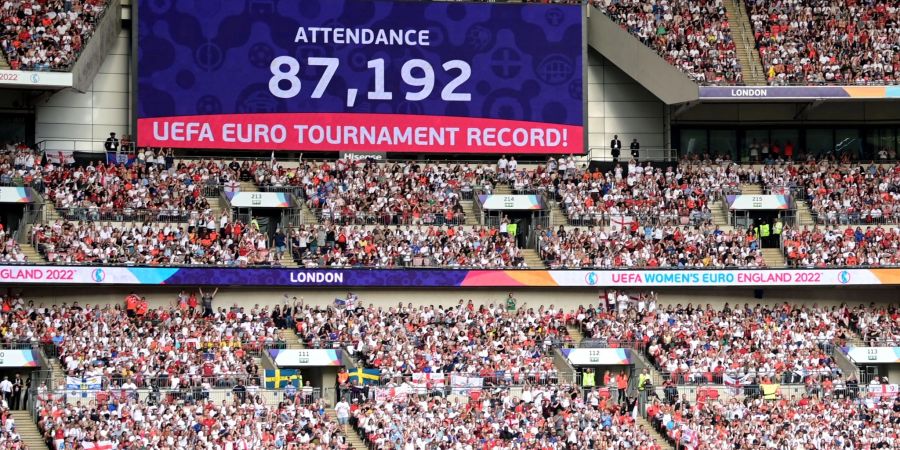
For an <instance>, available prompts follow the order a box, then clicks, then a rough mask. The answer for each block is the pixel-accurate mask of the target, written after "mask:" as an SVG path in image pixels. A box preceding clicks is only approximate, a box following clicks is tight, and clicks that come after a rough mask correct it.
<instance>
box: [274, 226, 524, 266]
mask: <svg viewBox="0 0 900 450" xmlns="http://www.w3.org/2000/svg"><path fill="white" fill-rule="evenodd" d="M289 238H290V241H291V244H292V251H293V257H294V260H295V261H297V262H299V263H300V265H302V266H304V267H347V266H365V267H420V266H428V267H438V266H445V267H479V268H502V267H526V264H525V260H524V258H523V257H522V254H521V250H520V249H519V248H518V247H517V246H516V241H515V239H514V238H512V237H510V236H508V235H504V234H502V233H500V232H499V230H498V229H496V228H488V227H482V226H474V227H463V226H457V227H453V226H443V227H439V226H434V225H429V226H424V225H423V226H401V227H394V228H388V227H383V226H375V227H374V228H372V227H365V226H359V225H353V226H336V225H332V224H325V225H301V226H299V227H296V228H292V229H291V230H290V236H289Z"/></svg>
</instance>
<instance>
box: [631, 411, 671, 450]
mask: <svg viewBox="0 0 900 450" xmlns="http://www.w3.org/2000/svg"><path fill="white" fill-rule="evenodd" d="M634 422H635V423H636V424H637V425H639V426H641V427H642V428H643V429H644V431H646V432H647V433H648V434H649V435H650V436H652V437H653V441H654V442H656V444H657V445H659V447H660V448H663V449H671V450H674V449H675V447H673V446H672V443H671V442H669V440H668V439H666V437H665V436H663V435H662V434H660V433H659V432H658V431H656V429H655V428H653V425H651V424H650V422H649V421H647V419H645V418H644V416H642V415H641V416H638V417H637V419H635V421H634Z"/></svg>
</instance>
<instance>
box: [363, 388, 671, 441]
mask: <svg viewBox="0 0 900 450" xmlns="http://www.w3.org/2000/svg"><path fill="white" fill-rule="evenodd" d="M353 423H354V426H355V427H356V428H357V429H358V430H359V432H360V434H361V435H362V436H363V437H364V438H365V439H366V441H367V442H369V443H370V444H372V445H374V447H375V448H428V449H455V448H492V449H498V450H508V449H516V448H534V449H546V450H562V449H573V448H609V449H614V448H635V449H641V450H660V449H661V447H660V446H659V444H657V443H656V442H655V441H654V440H653V437H652V435H651V434H650V430H647V429H644V428H643V426H642V425H639V424H638V423H636V422H635V419H634V418H633V417H632V416H631V414H630V413H629V412H623V411H622V410H621V409H620V408H617V407H616V406H614V405H608V404H607V401H606V399H604V398H601V396H600V395H599V394H598V393H597V391H594V392H593V393H591V394H589V395H586V396H585V397H582V396H580V395H579V393H578V391H577V390H576V389H574V388H572V387H570V386H564V385H562V386H538V387H529V388H526V389H525V390H524V391H522V393H521V394H520V395H513V394H512V393H511V392H510V391H509V390H502V389H501V390H486V391H480V392H478V393H477V394H473V395H471V396H469V398H467V399H466V398H463V399H459V398H456V399H452V398H444V397H435V396H429V397H426V396H418V395H401V396H399V397H388V398H385V399H379V400H373V401H370V402H367V403H365V404H363V405H361V406H360V407H359V408H358V409H357V410H356V411H354V413H353Z"/></svg>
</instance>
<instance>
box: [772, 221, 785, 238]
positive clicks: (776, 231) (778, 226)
mask: <svg viewBox="0 0 900 450" xmlns="http://www.w3.org/2000/svg"><path fill="white" fill-rule="evenodd" d="M782 228H784V224H782V223H781V221H780V220H779V221H778V222H775V226H773V227H772V234H774V235H776V236H777V235H779V234H781V229H782Z"/></svg>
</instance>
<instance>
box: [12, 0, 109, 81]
mask: <svg viewBox="0 0 900 450" xmlns="http://www.w3.org/2000/svg"><path fill="white" fill-rule="evenodd" d="M106 4H107V2H106V0H49V1H48V0H36V1H31V0H6V1H4V2H3V4H2V5H0V24H2V33H0V45H2V46H3V52H4V56H5V57H6V60H7V62H8V63H9V66H10V68H12V69H13V70H45V71H49V70H68V69H71V66H72V65H73V64H74V63H75V61H76V60H77V58H78V55H79V54H81V51H82V50H84V48H85V46H86V45H87V43H88V40H90V38H91V36H92V35H93V33H94V29H95V27H96V26H97V25H98V21H99V20H100V18H101V17H102V15H103V12H104V11H105V10H106Z"/></svg>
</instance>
